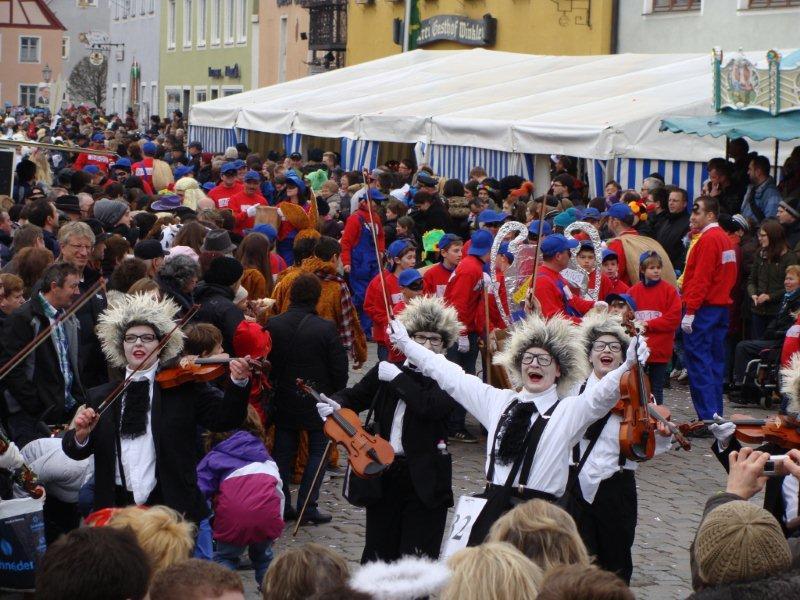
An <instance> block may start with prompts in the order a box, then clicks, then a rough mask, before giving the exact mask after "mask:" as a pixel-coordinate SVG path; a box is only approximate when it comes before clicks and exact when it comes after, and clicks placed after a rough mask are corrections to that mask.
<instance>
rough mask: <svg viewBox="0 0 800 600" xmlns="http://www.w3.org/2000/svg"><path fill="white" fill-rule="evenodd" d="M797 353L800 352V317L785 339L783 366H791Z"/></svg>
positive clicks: (782, 351) (782, 356)
mask: <svg viewBox="0 0 800 600" xmlns="http://www.w3.org/2000/svg"><path fill="white" fill-rule="evenodd" d="M795 352H800V316H798V317H797V320H796V321H795V322H794V325H792V326H791V327H789V329H788V330H786V337H784V338H783V348H782V349H781V366H782V367H787V366H789V362H790V361H791V360H792V356H793V355H794V354H795Z"/></svg>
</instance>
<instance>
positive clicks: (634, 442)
mask: <svg viewBox="0 0 800 600" xmlns="http://www.w3.org/2000/svg"><path fill="white" fill-rule="evenodd" d="M625 325H626V327H627V329H628V331H629V334H630V335H631V337H632V338H633V339H634V340H636V342H635V343H636V345H637V349H638V344H639V338H638V337H634V336H636V335H637V333H638V332H637V331H636V330H635V326H634V324H633V322H632V321H630V322H628V323H626V324H625ZM619 396H620V402H619V403H618V405H620V406H621V413H622V414H621V417H622V423H621V424H620V426H619V448H620V452H621V453H622V455H623V456H624V457H625V458H627V459H628V460H632V461H635V462H643V461H646V460H650V459H651V458H653V456H655V453H656V425H655V420H654V419H652V418H651V415H650V408H649V404H650V380H649V379H648V377H647V375H645V373H644V365H642V364H640V363H639V360H638V358H637V360H636V362H635V363H634V365H633V366H632V367H631V369H630V370H629V371H628V372H627V373H625V374H624V375H623V376H622V379H621V380H620V383H619Z"/></svg>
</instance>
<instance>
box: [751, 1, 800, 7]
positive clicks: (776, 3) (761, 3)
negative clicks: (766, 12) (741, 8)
mask: <svg viewBox="0 0 800 600" xmlns="http://www.w3.org/2000/svg"><path fill="white" fill-rule="evenodd" d="M790 6H800V0H749V2H748V3H747V8H789V7H790Z"/></svg>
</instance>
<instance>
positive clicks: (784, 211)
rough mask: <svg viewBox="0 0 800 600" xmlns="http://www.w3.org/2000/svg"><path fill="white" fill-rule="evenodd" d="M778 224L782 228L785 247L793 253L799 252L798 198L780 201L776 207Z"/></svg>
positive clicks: (799, 207) (799, 199)
mask: <svg viewBox="0 0 800 600" xmlns="http://www.w3.org/2000/svg"><path fill="white" fill-rule="evenodd" d="M777 217H778V222H779V223H780V224H781V226H782V227H783V235H784V236H785V237H786V245H787V246H788V247H789V250H792V251H793V252H795V253H796V252H798V251H800V198H798V197H791V198H786V199H785V200H781V203H780V204H779V205H778V214H777Z"/></svg>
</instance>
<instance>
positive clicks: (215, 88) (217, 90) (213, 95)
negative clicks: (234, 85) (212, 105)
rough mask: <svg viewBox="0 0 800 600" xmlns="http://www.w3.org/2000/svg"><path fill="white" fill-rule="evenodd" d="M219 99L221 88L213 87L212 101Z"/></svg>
mask: <svg viewBox="0 0 800 600" xmlns="http://www.w3.org/2000/svg"><path fill="white" fill-rule="evenodd" d="M217 98H219V88H218V87H216V86H212V87H211V99H212V100H216V99H217Z"/></svg>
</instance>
